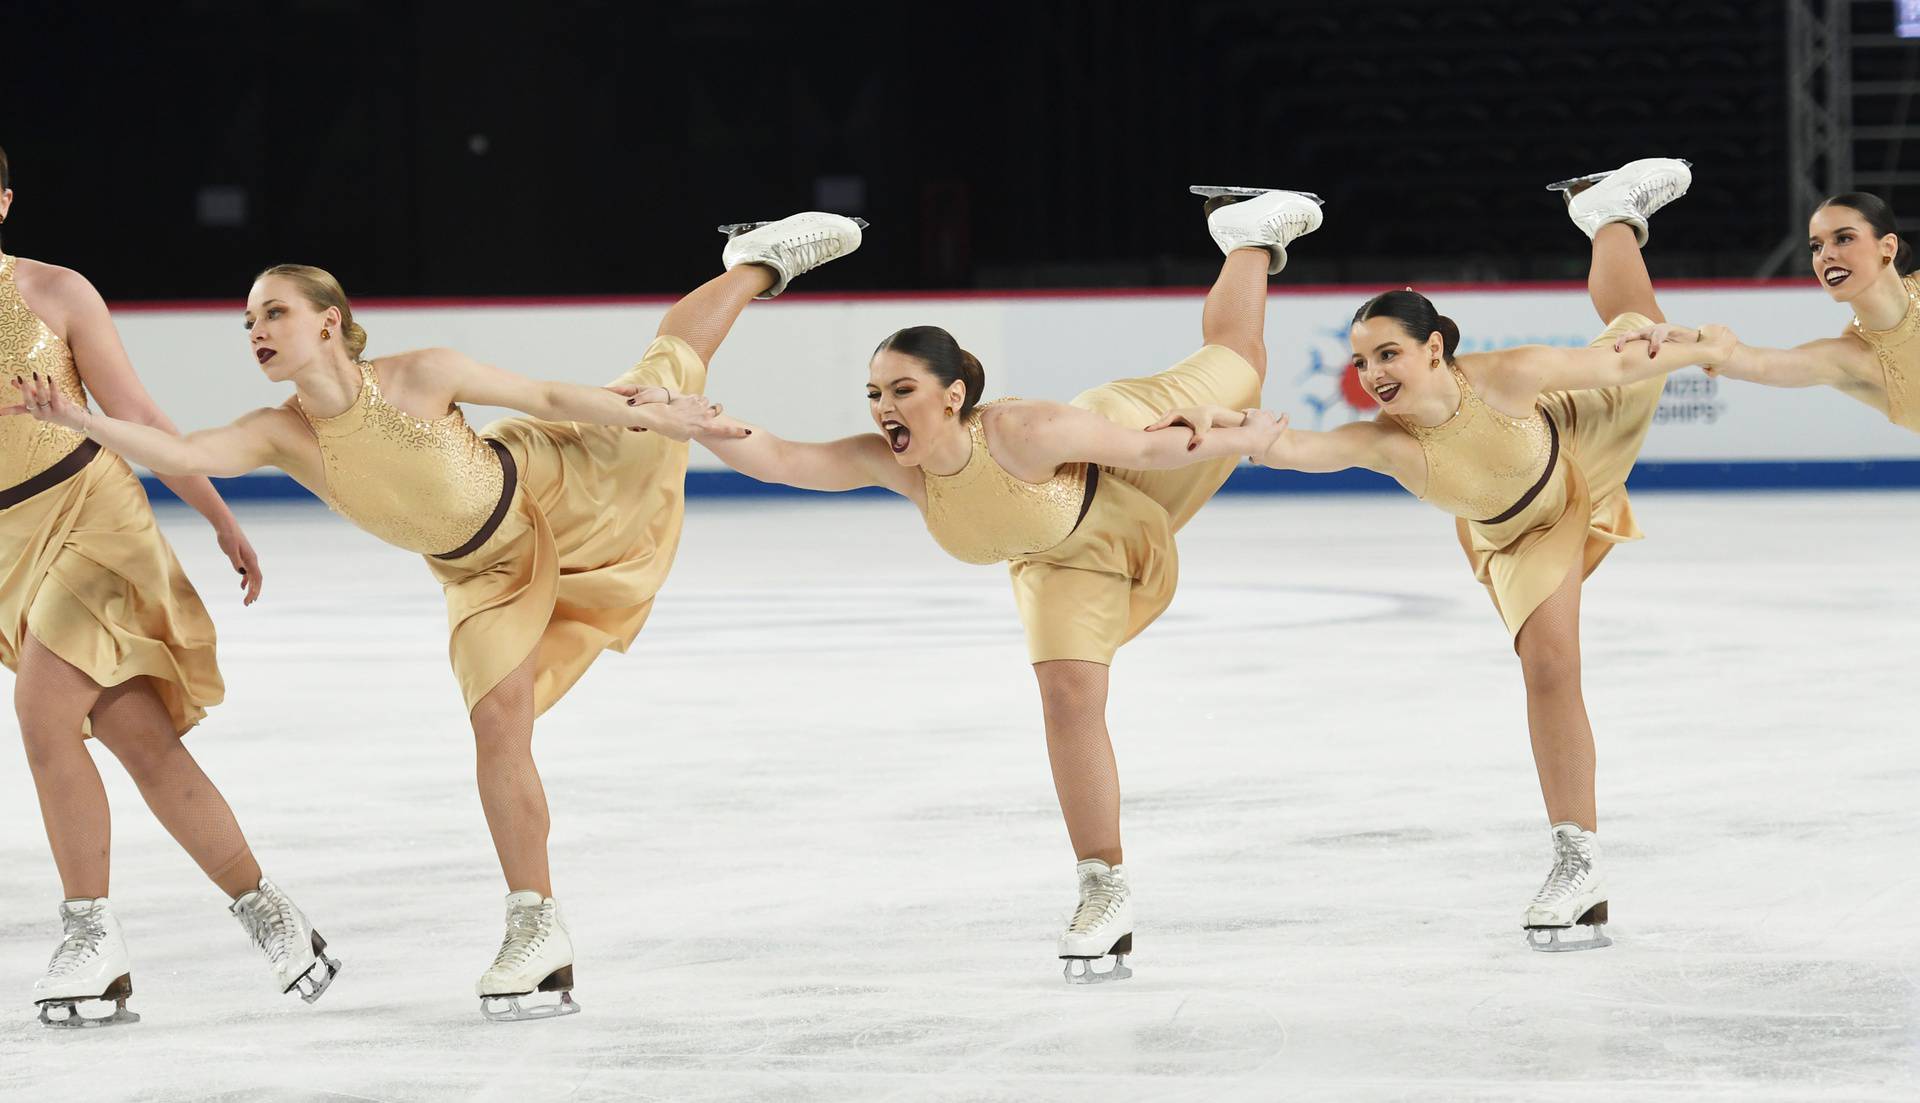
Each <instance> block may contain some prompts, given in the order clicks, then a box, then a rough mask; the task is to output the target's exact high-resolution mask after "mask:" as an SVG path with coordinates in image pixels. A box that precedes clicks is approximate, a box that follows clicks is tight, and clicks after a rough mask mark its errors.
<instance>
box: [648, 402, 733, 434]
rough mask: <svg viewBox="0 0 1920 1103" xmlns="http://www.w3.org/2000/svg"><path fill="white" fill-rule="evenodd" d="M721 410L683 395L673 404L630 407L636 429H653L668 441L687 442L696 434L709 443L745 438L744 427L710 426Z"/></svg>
mask: <svg viewBox="0 0 1920 1103" xmlns="http://www.w3.org/2000/svg"><path fill="white" fill-rule="evenodd" d="M629 401H632V400H631V399H629ZM722 409H723V408H722V407H721V406H720V405H719V404H717V403H715V402H712V401H710V400H709V399H708V398H707V396H706V395H703V394H683V395H679V396H678V397H676V398H675V399H674V400H673V401H672V402H667V403H658V402H646V403H641V404H639V405H637V406H634V407H633V411H634V415H635V418H636V424H637V425H638V426H639V427H641V428H646V429H652V430H653V431H655V432H657V433H659V434H660V435H662V436H664V437H667V438H668V439H670V440H687V439H690V438H691V437H693V436H694V435H696V434H701V435H705V436H707V437H709V438H710V439H718V438H723V437H741V436H745V435H746V430H745V429H744V428H743V427H737V426H736V427H734V428H733V429H727V428H725V427H719V426H715V425H714V424H713V419H714V418H716V417H719V416H720V413H721V410H722Z"/></svg>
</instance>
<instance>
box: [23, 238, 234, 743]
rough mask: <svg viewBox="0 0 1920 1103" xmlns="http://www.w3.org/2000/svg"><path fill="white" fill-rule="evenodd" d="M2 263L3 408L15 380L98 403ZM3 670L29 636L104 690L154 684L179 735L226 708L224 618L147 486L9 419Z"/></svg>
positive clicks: (109, 461)
mask: <svg viewBox="0 0 1920 1103" xmlns="http://www.w3.org/2000/svg"><path fill="white" fill-rule="evenodd" d="M14 269H15V258H13V257H11V256H5V255H0V405H13V404H16V403H18V402H19V401H20V391H19V388H17V387H15V386H14V385H13V378H14V376H16V375H26V374H28V373H32V372H38V373H40V374H41V375H42V376H45V377H48V378H51V379H52V380H53V381H54V384H55V385H56V386H57V387H59V389H60V393H61V394H62V395H63V396H64V397H65V398H66V399H67V401H69V402H72V403H74V404H75V405H78V406H85V405H86V404H87V393H86V388H85V387H84V386H83V385H82V384H81V380H80V373H79V371H78V370H77V369H76V368H75V366H74V362H73V352H72V350H71V349H69V348H68V347H67V343H66V342H65V341H63V340H62V339H61V338H60V336H59V335H58V334H56V333H54V332H53V331H52V330H51V329H49V328H48V327H47V324H46V323H45V322H44V321H42V320H41V319H40V318H39V316H38V315H36V314H34V313H33V311H32V310H31V309H29V308H28V306H27V304H26V302H25V301H24V300H23V299H21V297H20V289H19V287H18V286H16V285H15V283H14ZM0 501H4V502H7V503H8V504H7V505H6V506H5V508H4V509H0V663H4V664H5V665H6V667H7V669H9V670H15V671H17V670H19V668H20V653H21V650H22V649H23V648H24V647H25V646H26V642H27V637H29V636H31V637H33V638H34V639H37V640H39V641H40V642H41V643H42V644H45V645H46V647H47V649H48V650H50V651H52V652H53V653H54V654H55V655H58V656H59V657H60V658H62V659H64V660H66V661H67V662H69V663H71V664H73V665H74V666H76V667H78V668H79V669H80V670H81V671H82V672H83V673H85V674H86V676H87V677H88V678H91V679H92V680H93V681H94V683H95V684H96V685H101V686H116V685H119V684H121V683H123V682H126V681H128V680H130V679H133V678H139V677H147V678H151V679H153V682H152V685H153V687H154V689H155V690H156V691H157V692H158V693H159V695H160V700H161V702H162V703H163V704H165V705H166V708H167V715H168V716H170V717H171V718H172V720H173V726H174V731H175V732H176V733H184V732H185V731H186V730H187V729H189V728H191V727H193V726H194V725H195V724H197V723H199V722H200V719H201V718H202V717H204V716H205V715H206V713H207V709H209V708H211V707H212V706H214V705H217V704H219V703H220V701H221V699H222V697H224V696H225V694H226V686H225V684H224V683H223V682H222V681H221V679H220V668H219V665H218V663H217V662H216V661H215V656H214V630H213V621H212V620H211V619H210V618H209V617H208V616H207V610H206V607H205V606H204V605H202V604H201V603H200V595H199V594H198V593H196V592H195V591H194V588H193V584H192V583H191V582H189V581H188V580H187V576H186V572H185V571H183V570H182V569H181V567H180V561H179V560H178V559H176V558H175V557H174V554H173V549H172V547H170V546H169V545H168V544H167V541H166V538H165V537H163V536H162V535H161V534H160V529H159V527H158V526H157V525H156V524H155V523H154V519H153V507H152V506H151V505H150V504H149V503H148V502H147V494H146V491H145V490H144V489H142V488H141V486H140V480H139V479H138V478H136V477H135V476H134V474H133V471H132V469H130V468H129V467H128V466H127V463H126V461H125V460H123V459H121V458H120V457H119V456H118V455H116V454H114V453H112V452H109V451H107V450H106V449H104V448H101V447H100V446H99V445H97V444H95V443H94V442H93V441H90V440H88V439H87V438H86V437H85V436H84V435H82V434H81V433H78V432H75V431H74V430H71V429H68V428H66V427H64V426H60V425H54V424H51V423H49V422H43V421H37V420H35V419H34V418H31V417H27V416H25V415H17V416H10V417H0Z"/></svg>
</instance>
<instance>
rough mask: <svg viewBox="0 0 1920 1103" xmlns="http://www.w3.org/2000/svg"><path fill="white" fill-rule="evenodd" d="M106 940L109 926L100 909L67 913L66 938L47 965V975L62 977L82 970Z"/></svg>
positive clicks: (61, 941)
mask: <svg viewBox="0 0 1920 1103" xmlns="http://www.w3.org/2000/svg"><path fill="white" fill-rule="evenodd" d="M106 939H107V925H106V923H105V922H104V921H102V920H101V918H100V909H98V908H89V909H87V910H86V911H83V912H69V913H67V916H66V937H64V938H62V939H61V940H60V947H59V949H57V950H55V951H54V952H53V960H52V961H50V962H48V963H47V975H48V976H53V977H62V976H66V975H67V974H68V973H71V972H73V971H74V970H75V969H78V968H80V965H81V963H82V962H84V961H86V960H87V958H89V957H92V956H93V955H94V954H96V953H98V952H99V950H100V944H101V943H102V942H105V941H106Z"/></svg>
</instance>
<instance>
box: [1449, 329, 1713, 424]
mask: <svg viewBox="0 0 1920 1103" xmlns="http://www.w3.org/2000/svg"><path fill="white" fill-rule="evenodd" d="M1694 337H1695V339H1694V340H1692V341H1684V342H1682V341H1669V342H1667V343H1665V344H1662V345H1661V346H1660V347H1659V348H1658V349H1657V350H1655V353H1654V355H1653V356H1651V357H1649V356H1647V355H1646V353H1645V352H1643V351H1641V350H1639V349H1625V350H1621V349H1609V348H1598V349H1596V348H1578V349H1570V348H1556V347H1554V346H1551V345H1520V346H1517V347H1515V348H1510V349H1501V350H1499V351H1498V352H1485V353H1479V354H1477V355H1475V356H1474V357H1473V359H1475V360H1478V361H1480V363H1481V365H1483V367H1482V370H1481V371H1480V372H1477V373H1470V374H1474V375H1477V376H1478V377H1479V378H1481V379H1482V380H1484V381H1485V392H1486V395H1487V397H1489V398H1492V399H1494V401H1495V404H1496V406H1500V405H1506V406H1508V407H1509V408H1514V407H1518V408H1521V409H1526V408H1529V407H1531V406H1532V405H1533V402H1534V400H1535V399H1537V398H1538V397H1539V396H1540V394H1541V393H1543V392H1546V391H1584V390H1593V389H1596V388H1601V387H1617V386H1620V385H1622V384H1625V383H1637V382H1639V381H1640V380H1642V379H1652V378H1654V377H1656V376H1662V375H1666V374H1668V373H1670V372H1673V371H1677V370H1679V369H1680V368H1684V367H1690V366H1692V365H1695V364H1699V365H1702V366H1709V367H1711V366H1717V365H1719V364H1722V363H1724V362H1726V360H1727V358H1728V357H1730V356H1731V355H1732V354H1733V350H1734V348H1735V346H1737V345H1738V344H1739V342H1738V341H1737V340H1736V339H1735V338H1734V336H1733V331H1732V330H1730V329H1728V328H1727V327H1725V326H1714V325H1709V326H1703V327H1701V328H1700V329H1699V330H1696V331H1694ZM1501 399H1505V400H1506V401H1505V402H1502V401H1501Z"/></svg>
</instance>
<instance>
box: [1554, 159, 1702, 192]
mask: <svg viewBox="0 0 1920 1103" xmlns="http://www.w3.org/2000/svg"><path fill="white" fill-rule="evenodd" d="M1674 160H1676V161H1678V162H1680V163H1681V164H1683V165H1685V166H1687V167H1688V168H1692V167H1693V162H1692V161H1689V160H1687V159H1686V158H1685V157H1675V158H1674ZM1614 171H1615V170H1613V169H1608V170H1607V171H1605V172H1590V173H1588V174H1587V175H1585V176H1575V177H1573V178H1571V179H1568V180H1556V181H1554V182H1553V183H1551V184H1548V185H1547V190H1548V191H1573V190H1575V189H1577V188H1579V187H1580V185H1582V184H1598V183H1599V182H1600V181H1602V180H1605V179H1606V178H1607V177H1609V176H1612V175H1613V174H1614Z"/></svg>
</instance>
